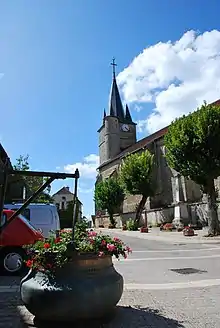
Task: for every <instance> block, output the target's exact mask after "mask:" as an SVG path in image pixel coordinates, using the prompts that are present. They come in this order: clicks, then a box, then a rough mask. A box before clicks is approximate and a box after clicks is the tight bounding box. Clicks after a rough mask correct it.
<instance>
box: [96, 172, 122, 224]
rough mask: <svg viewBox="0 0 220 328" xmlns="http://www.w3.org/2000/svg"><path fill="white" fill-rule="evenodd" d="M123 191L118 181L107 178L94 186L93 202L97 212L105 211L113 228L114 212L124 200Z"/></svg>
mask: <svg viewBox="0 0 220 328" xmlns="http://www.w3.org/2000/svg"><path fill="white" fill-rule="evenodd" d="M124 196H125V195H124V190H123V188H122V186H121V185H120V183H119V181H118V179H116V178H108V179H106V180H104V181H100V182H99V183H97V184H96V186H95V193H94V200H95V203H96V207H97V208H98V209H99V210H107V212H108V214H109V218H110V222H111V224H112V225H113V226H114V227H115V225H116V222H115V220H114V213H115V210H116V209H117V208H118V207H119V206H120V205H121V204H122V202H123V200H124Z"/></svg>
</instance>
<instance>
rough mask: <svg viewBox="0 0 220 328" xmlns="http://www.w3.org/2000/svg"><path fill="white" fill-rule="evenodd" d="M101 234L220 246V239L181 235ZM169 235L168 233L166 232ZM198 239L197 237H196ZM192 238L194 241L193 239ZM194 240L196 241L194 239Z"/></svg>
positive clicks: (108, 230) (119, 231) (116, 230)
mask: <svg viewBox="0 0 220 328" xmlns="http://www.w3.org/2000/svg"><path fill="white" fill-rule="evenodd" d="M97 230H98V231H100V232H103V233H113V234H114V233H115V234H118V235H120V236H125V237H131V238H139V239H142V240H149V241H151V240H154V241H163V242H165V243H168V244H169V243H171V244H174V243H175V244H179V243H184V244H216V245H220V238H218V237H212V238H211V239H207V238H204V237H199V239H198V238H196V239H195V238H194V237H185V238H183V237H182V236H181V235H179V237H180V238H177V236H167V237H164V236H158V235H154V234H152V233H151V232H150V233H148V234H141V233H140V232H139V234H137V233H136V234H133V233H132V232H129V233H128V232H127V231H121V230H118V229H111V230H110V229H97ZM164 233H167V232H164ZM172 233H176V232H172ZM195 237H196V236H195ZM191 238H192V239H191ZM193 238H194V239H193ZM214 238H218V239H214Z"/></svg>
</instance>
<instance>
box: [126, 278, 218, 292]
mask: <svg viewBox="0 0 220 328" xmlns="http://www.w3.org/2000/svg"><path fill="white" fill-rule="evenodd" d="M219 285H220V279H206V280H196V281H188V282H176V283H166V284H125V285H124V289H125V291H126V290H166V289H183V288H204V287H212V286H219Z"/></svg>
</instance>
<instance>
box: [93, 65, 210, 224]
mask: <svg viewBox="0 0 220 328" xmlns="http://www.w3.org/2000/svg"><path fill="white" fill-rule="evenodd" d="M112 65H113V79H112V85H111V90H110V97H109V108H108V112H107V113H106V111H104V114H103V120H102V123H101V127H100V128H99V130H98V133H99V158H100V164H99V167H98V176H97V180H96V183H98V182H100V181H102V180H103V179H106V178H109V177H112V176H117V173H118V170H119V166H120V164H121V161H122V160H123V159H124V158H125V157H126V156H127V155H129V154H133V153H136V152H142V151H145V150H146V149H148V150H149V151H150V152H151V153H153V154H154V162H155V168H154V172H153V179H154V183H155V195H154V197H150V198H149V199H148V201H147V203H146V205H145V210H144V212H143V213H142V222H141V224H144V223H146V221H147V223H148V224H152V225H159V224H160V223H161V222H175V221H176V222H180V220H182V221H184V222H186V223H188V222H193V223H196V220H198V219H200V220H206V218H205V208H206V202H205V201H204V200H203V195H202V192H201V190H200V187H199V186H198V185H197V184H196V183H195V182H193V181H192V180H189V179H186V178H185V177H183V176H180V175H179V174H178V172H175V171H174V170H173V169H171V168H170V167H169V166H168V163H167V162H166V158H165V152H166V149H165V147H164V136H165V134H166V132H167V131H168V127H165V128H163V129H161V130H159V131H157V132H155V133H153V134H151V135H149V136H147V137H145V138H143V139H141V140H138V141H137V137H136V123H135V122H133V120H132V117H131V113H130V111H129V108H128V106H127V105H126V106H125V108H123V105H122V101H121V97H120V93H119V90H118V86H117V82H116V74H115V65H116V64H115V62H114V60H113V63H112ZM140 198H141V196H140V195H135V196H134V195H126V198H125V200H124V202H123V204H122V206H121V208H120V210H118V213H115V219H116V222H117V226H119V227H120V226H122V224H124V223H125V222H126V220H128V219H129V218H134V216H135V212H136V207H137V204H138V203H139V201H140ZM198 208H199V209H200V214H199V217H198ZM95 224H96V226H100V225H102V226H103V225H104V227H108V225H109V218H108V215H107V213H106V212H105V211H100V210H99V209H96V217H95Z"/></svg>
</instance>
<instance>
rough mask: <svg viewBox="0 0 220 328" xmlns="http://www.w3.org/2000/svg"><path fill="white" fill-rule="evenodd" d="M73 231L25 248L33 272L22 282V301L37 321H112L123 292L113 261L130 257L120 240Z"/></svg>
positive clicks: (81, 228)
mask: <svg viewBox="0 0 220 328" xmlns="http://www.w3.org/2000/svg"><path fill="white" fill-rule="evenodd" d="M74 233H75V238H74V243H73V241H72V231H71V230H70V231H69V230H63V231H61V232H60V234H59V236H51V237H50V238H47V239H44V240H40V241H38V242H36V243H35V244H34V245H30V246H26V251H27V254H28V257H29V258H28V260H27V262H26V264H27V266H28V267H29V268H30V271H29V273H28V274H27V276H26V277H24V278H23V279H22V281H21V285H20V294H21V299H22V301H23V303H24V305H25V306H26V308H27V309H28V311H29V312H31V313H32V314H33V315H35V317H36V319H38V320H42V321H53V322H56V321H57V322H60V323H61V322H72V321H77V320H90V319H99V318H102V317H105V316H108V315H109V314H110V313H111V312H112V311H113V310H114V308H115V306H116V304H117V303H118V302H119V300H120V298H121V296H122V293H123V278H122V276H121V275H120V274H119V273H118V272H117V271H116V270H115V268H114V266H113V262H112V256H115V257H116V258H117V259H118V258H119V257H120V256H122V257H124V258H125V259H126V258H127V255H128V254H129V253H131V249H130V247H128V246H126V245H125V244H124V243H123V242H122V240H121V239H119V238H118V237H111V236H109V235H104V234H102V233H97V232H95V231H88V230H87V228H86V225H85V223H83V222H79V223H77V224H76V226H75V229H74Z"/></svg>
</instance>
